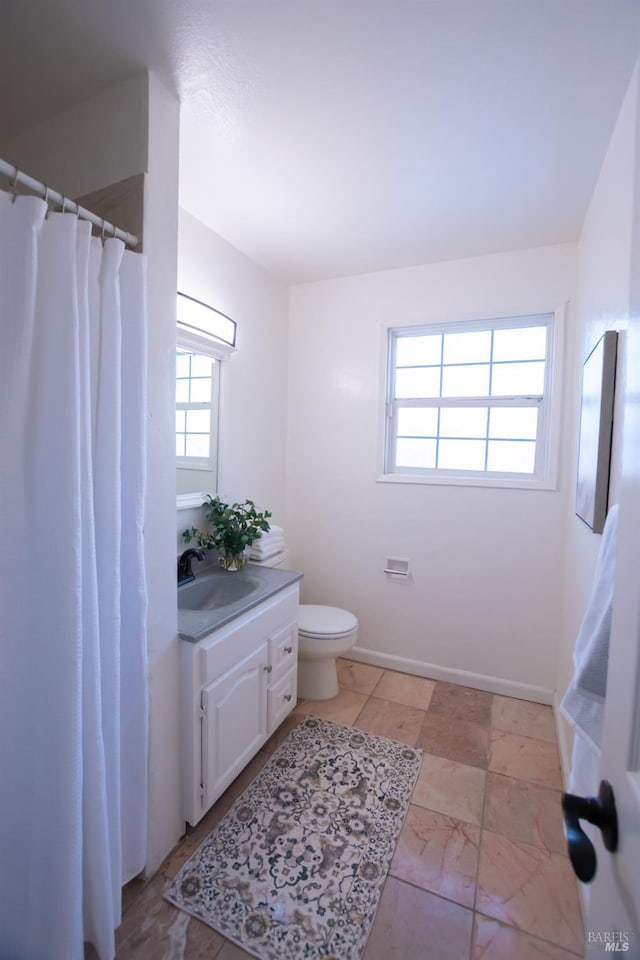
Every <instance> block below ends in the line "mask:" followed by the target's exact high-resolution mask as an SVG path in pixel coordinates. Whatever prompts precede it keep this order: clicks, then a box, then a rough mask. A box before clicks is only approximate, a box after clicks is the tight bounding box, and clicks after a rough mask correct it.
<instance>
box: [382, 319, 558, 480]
mask: <svg viewBox="0 0 640 960" xmlns="http://www.w3.org/2000/svg"><path fill="white" fill-rule="evenodd" d="M558 313H559V311H553V312H549V313H540V314H531V315H526V316H514V317H500V318H495V319H483V320H472V321H463V322H450V323H443V324H437V323H436V324H421V325H416V326H410V327H390V328H389V329H388V331H387V344H386V355H387V369H386V391H385V431H384V467H383V475H382V476H381V477H380V478H379V479H380V480H383V481H392V482H410V483H411V482H413V483H423V482H424V483H429V482H430V483H434V482H435V483H459V484H477V485H491V486H515V487H538V488H547V489H548V488H552V487H553V486H554V485H555V471H556V459H557V457H556V447H557V444H556V439H555V435H556V421H557V419H558V411H557V409H556V407H557V404H558V398H557V396H556V395H557V393H558V391H557V389H554V382H555V380H554V369H553V368H554V363H555V362H557V360H558V354H559V345H560V322H559V318H558V316H557V314H558ZM555 379H557V378H555Z"/></svg>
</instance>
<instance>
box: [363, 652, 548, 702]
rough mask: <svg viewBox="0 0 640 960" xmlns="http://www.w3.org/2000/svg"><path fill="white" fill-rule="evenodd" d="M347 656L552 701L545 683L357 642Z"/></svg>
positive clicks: (464, 684)
mask: <svg viewBox="0 0 640 960" xmlns="http://www.w3.org/2000/svg"><path fill="white" fill-rule="evenodd" d="M348 656H349V659H351V660H357V661H359V662H360V663H370V664H371V665H372V666H374V667H383V668H384V669H385V670H398V671H399V672H400V673H412V674H414V676H416V677H428V678H429V679H431V680H444V681H446V682H447V683H458V684H460V686H462V687H473V688H474V689H476V690H486V691H487V693H498V694H501V695H502V696H503V697H515V698H516V699H518V700H532V701H533V702H534V703H547V704H551V705H552V704H553V703H554V692H553V690H551V689H548V688H547V687H537V686H534V685H533V684H530V683H520V682H519V681H517V680H505V679H503V678H502V677H489V676H487V675H485V674H484V673H471V672H470V671H469V670H456V669H454V668H451V667H440V666H437V665H436V664H435V663H425V662H424V661H422V660H410V659H408V658H407V657H397V656H395V655H393V654H391V653H380V652H378V651H377V650H367V648H366V647H359V646H355V647H353V649H351V650H350V651H349V654H348Z"/></svg>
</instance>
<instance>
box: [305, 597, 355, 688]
mask: <svg viewBox="0 0 640 960" xmlns="http://www.w3.org/2000/svg"><path fill="white" fill-rule="evenodd" d="M357 639H358V621H357V619H356V617H354V615H353V614H352V613H349V612H348V610H341V609H340V608H339V607H325V606H322V605H320V604H317V603H301V604H300V606H299V607H298V696H299V697H301V698H302V699H303V700H329V699H330V698H331V697H335V696H337V694H338V672H337V669H336V657H343V656H344V655H345V654H346V653H347V652H348V651H349V650H351V647H353V645H354V644H355V642H356V640H357Z"/></svg>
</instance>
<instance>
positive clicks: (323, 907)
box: [165, 717, 421, 960]
mask: <svg viewBox="0 0 640 960" xmlns="http://www.w3.org/2000/svg"><path fill="white" fill-rule="evenodd" d="M420 760H421V751H420V750H417V749H414V748H413V747H408V746H406V745H404V744H401V743H397V742H395V741H394V740H387V739H385V738H383V737H376V736H372V735H371V734H368V733H363V732H361V731H360V730H355V729H354V728H353V727H344V726H342V725H340V724H337V723H331V722H329V721H328V720H320V719H318V718H316V717H306V718H305V719H304V720H303V721H302V723H300V724H299V725H298V726H297V727H296V728H295V729H294V730H292V731H291V733H290V734H289V735H288V737H287V738H286V740H284V741H283V743H282V744H281V745H280V747H279V748H278V750H277V751H276V752H275V753H274V754H273V756H272V757H271V758H270V760H269V761H268V762H267V764H266V765H265V766H264V767H263V769H262V770H261V771H260V773H259V774H258V776H257V777H256V779H255V780H254V781H253V783H252V784H251V785H250V786H249V787H248V788H247V789H246V790H245V792H244V793H243V794H242V796H241V797H239V798H238V799H237V800H236V802H235V803H234V805H233V807H232V808H231V809H230V811H229V812H228V813H227V814H226V816H225V817H224V819H223V820H221V821H220V823H219V824H218V825H217V827H216V828H215V829H214V830H213V831H212V832H211V833H210V834H209V836H208V837H207V839H206V840H205V841H204V843H203V844H202V845H201V846H200V847H199V849H198V850H197V851H196V853H195V854H194V855H193V856H192V857H191V859H190V860H188V861H187V863H185V865H184V866H183V867H182V869H181V870H180V872H179V873H178V874H177V876H176V877H175V878H174V879H173V880H172V881H171V882H170V884H169V885H168V887H167V889H166V890H165V897H166V899H167V900H169V901H170V902H171V903H173V904H175V905H176V906H177V907H180V908H181V909H182V910H186V911H187V912H188V913H190V914H193V916H195V917H198V918H199V919H200V920H203V921H204V922H205V923H208V924H209V925H210V926H212V927H214V928H215V929H216V930H219V931H220V933H222V934H224V936H225V937H227V938H228V939H229V940H232V941H233V942H234V943H236V944H238V945H239V946H240V947H242V948H243V949H244V950H246V951H247V952H248V953H251V954H253V955H254V956H256V957H260V958H262V960H316V958H320V957H322V958H324V960H330V958H333V960H358V958H360V957H361V956H362V953H363V952H364V948H365V945H366V942H367V937H368V935H369V931H370V929H371V926H372V924H373V919H374V916H375V912H376V907H377V905H378V900H379V898H380V894H381V892H382V886H383V884H384V880H385V877H386V875H387V871H388V869H389V864H390V863H391V858H392V856H393V852H394V850H395V846H396V842H397V840H398V836H399V834H400V830H401V828H402V824H403V822H404V818H405V814H406V812H407V808H408V805H409V799H410V797H411V792H412V790H413V787H414V784H415V781H416V778H417V776H418V773H419V770H420Z"/></svg>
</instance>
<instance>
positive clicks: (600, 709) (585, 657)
mask: <svg viewBox="0 0 640 960" xmlns="http://www.w3.org/2000/svg"><path fill="white" fill-rule="evenodd" d="M617 532H618V507H617V505H615V506H613V507H611V509H610V510H609V514H608V516H607V522H606V523H605V526H604V530H603V533H602V542H601V544H600V552H599V554H598V563H597V565H596V572H595V577H594V581H593V588H592V591H591V597H590V598H589V603H588V604H587V609H586V610H585V614H584V617H583V620H582V624H581V626H580V630H579V631H578V635H577V637H576V646H575V650H574V654H573V662H574V668H575V669H574V674H573V677H572V679H571V683H570V684H569V686H568V688H567V691H566V693H565V695H564V697H563V698H562V701H561V703H560V710H561V711H562V713H563V714H564V716H565V717H566V718H567V719H568V720H569V722H570V723H571V724H572V725H573V726H574V727H576V728H578V729H579V730H580V731H581V733H582V734H583V735H584V737H586V739H587V740H588V741H589V742H590V743H591V744H593V746H594V747H596V748H598V749H599V747H600V742H601V739H602V721H603V715H604V700H605V694H606V692H607V667H608V662H609V637H610V634H611V613H612V608H613V583H614V576H615V562H616V540H617Z"/></svg>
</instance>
